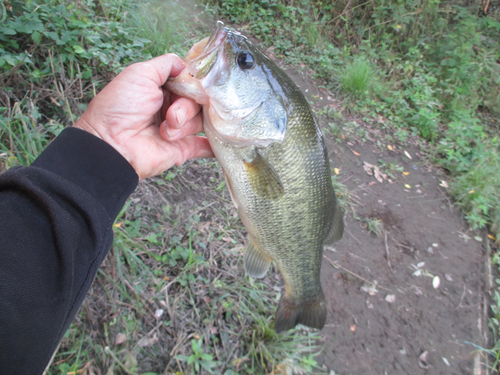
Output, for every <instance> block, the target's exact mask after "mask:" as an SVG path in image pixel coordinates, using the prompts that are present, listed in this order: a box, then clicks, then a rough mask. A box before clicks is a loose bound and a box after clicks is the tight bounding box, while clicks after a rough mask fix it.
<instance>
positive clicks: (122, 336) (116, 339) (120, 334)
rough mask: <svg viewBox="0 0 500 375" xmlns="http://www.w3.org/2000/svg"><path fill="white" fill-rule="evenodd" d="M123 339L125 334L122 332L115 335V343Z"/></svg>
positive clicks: (125, 339) (121, 341)
mask: <svg viewBox="0 0 500 375" xmlns="http://www.w3.org/2000/svg"><path fill="white" fill-rule="evenodd" d="M125 341H127V336H125V335H124V334H123V333H119V334H117V335H116V338H115V344H116V345H120V344H123V343H124V342H125Z"/></svg>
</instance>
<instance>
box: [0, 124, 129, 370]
mask: <svg viewBox="0 0 500 375" xmlns="http://www.w3.org/2000/svg"><path fill="white" fill-rule="evenodd" d="M137 181H138V177H137V174H136V172H135V171H134V169H133V168H132V167H131V166H130V164H129V163H128V162H127V161H126V160H125V159H123V157H122V156H120V154H118V153H117V152H116V151H115V150H114V149H113V148H112V147H111V146H109V145H107V144H106V143H105V142H103V141H101V140H100V139H98V138H96V137H94V136H92V135H90V134H88V133H86V132H84V131H82V130H78V129H67V130H65V131H64V132H63V133H62V134H61V135H60V136H59V137H58V138H57V139H56V140H55V141H54V142H53V143H52V144H51V145H50V146H49V147H48V148H47V149H46V150H45V151H44V152H43V153H42V154H41V155H40V157H39V158H38V159H37V160H36V161H35V162H34V163H33V164H32V166H30V167H19V168H12V169H11V170H9V171H7V172H5V173H4V174H2V175H1V176H0V374H18V373H19V374H41V373H42V372H43V370H44V368H45V366H46V365H47V364H48V361H49V360H50V358H51V356H52V354H53V352H54V351H55V349H56V348H57V345H58V344H59V342H60V340H61V338H62V336H63V335H64V333H65V331H66V330H67V328H68V327H69V325H70V323H71V321H72V320H73V318H74V316H75V314H76V312H77V311H78V308H79V306H80V305H81V303H82V301H83V299H84V297H85V295H86V293H87V291H88V289H89V287H90V284H91V282H92V280H93V279H94V277H95V274H96V272H97V269H98V268H99V266H100V264H101V262H102V260H103V259H104V257H105V256H106V254H107V252H108V250H109V248H110V246H111V243H112V240H113V235H112V224H113V222H114V220H115V218H116V216H117V215H118V213H119V211H120V209H121V208H122V207H123V204H124V202H125V200H126V199H127V197H128V196H129V195H130V194H131V193H132V192H133V190H134V189H135V187H136V185H137Z"/></svg>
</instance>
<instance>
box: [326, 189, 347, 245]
mask: <svg viewBox="0 0 500 375" xmlns="http://www.w3.org/2000/svg"><path fill="white" fill-rule="evenodd" d="M335 201H336V202H335V203H336V204H335V212H334V214H333V220H332V225H331V226H330V230H329V231H328V235H327V236H326V239H325V245H331V244H333V243H334V242H336V241H338V240H340V239H341V238H342V235H343V234H344V214H343V213H342V210H341V209H340V206H339V202H338V200H337V198H336V197H335Z"/></svg>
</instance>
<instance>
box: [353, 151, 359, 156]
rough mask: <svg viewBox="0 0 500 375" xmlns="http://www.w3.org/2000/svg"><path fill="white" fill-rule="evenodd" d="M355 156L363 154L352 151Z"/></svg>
mask: <svg viewBox="0 0 500 375" xmlns="http://www.w3.org/2000/svg"><path fill="white" fill-rule="evenodd" d="M352 152H353V154H354V155H356V156H360V155H361V154H360V153H359V152H356V151H354V150H352Z"/></svg>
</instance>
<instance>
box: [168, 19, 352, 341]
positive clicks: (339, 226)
mask: <svg viewBox="0 0 500 375" xmlns="http://www.w3.org/2000/svg"><path fill="white" fill-rule="evenodd" d="M184 61H185V62H186V67H185V69H184V70H183V71H182V72H181V73H180V74H179V75H178V76H177V77H174V78H169V80H168V81H167V84H166V87H167V89H168V90H170V91H171V92H173V93H176V94H178V95H180V96H183V97H187V98H191V99H193V100H194V101H196V102H197V103H199V104H200V105H201V106H202V108H203V126H204V132H205V134H206V136H207V138H208V140H209V142H210V145H211V147H212V149H213V151H214V154H215V156H216V158H217V160H218V161H219V164H220V165H221V167H222V171H223V173H224V176H225V179H226V185H227V186H228V189H229V192H230V195H231V199H232V201H233V203H234V205H235V206H236V208H237V210H238V214H239V216H240V219H241V221H242V222H243V224H244V226H245V228H246V230H247V232H248V237H247V239H246V249H245V253H244V267H245V271H246V273H247V274H248V275H249V276H251V277H255V278H263V277H265V275H266V273H267V271H268V269H269V267H270V264H271V262H273V261H274V262H275V264H276V266H277V268H278V270H279V271H280V273H281V275H282V276H283V280H284V284H285V292H284V294H283V295H282V297H281V299H280V301H279V304H278V308H277V311H276V314H275V325H274V328H275V331H276V332H277V333H279V332H282V331H286V330H289V329H292V328H294V327H295V326H296V325H298V324H302V325H305V326H309V327H312V328H318V329H321V328H323V327H324V325H325V322H326V318H327V303H326V300H325V294H324V292H323V289H322V286H321V280H320V272H321V261H322V257H323V255H322V254H323V247H324V245H330V244H332V243H334V242H335V241H338V240H340V239H341V237H342V235H343V231H344V220H343V212H342V210H341V208H340V206H339V203H338V200H337V196H336V194H335V191H334V189H333V185H332V180H331V172H330V164H329V158H328V152H327V148H326V145H325V141H324V138H323V134H322V132H321V130H320V127H319V125H318V122H317V120H316V119H315V117H314V115H313V113H312V110H311V108H310V106H309V103H308V102H307V100H306V98H305V97H304V95H303V94H302V92H301V91H300V89H299V88H298V87H297V86H296V85H295V84H294V82H293V81H292V80H291V79H290V78H289V77H288V75H287V74H286V73H285V72H284V71H283V70H282V69H281V68H279V67H278V65H277V64H276V63H274V62H273V61H272V60H271V59H270V58H269V57H267V56H266V55H265V54H264V53H263V52H261V51H260V50H259V49H258V48H257V47H256V46H255V45H254V43H252V42H251V41H250V40H249V39H248V38H247V37H245V36H244V35H242V34H241V33H239V32H238V31H236V30H233V29H231V28H228V27H226V26H225V25H224V23H222V22H221V21H218V22H217V25H216V27H215V28H214V30H213V31H212V33H211V35H210V36H209V37H207V38H204V39H202V40H201V41H199V42H197V43H195V44H194V45H193V47H192V48H191V49H190V51H189V52H188V53H187V55H186V56H185V57H184Z"/></svg>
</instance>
